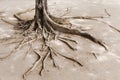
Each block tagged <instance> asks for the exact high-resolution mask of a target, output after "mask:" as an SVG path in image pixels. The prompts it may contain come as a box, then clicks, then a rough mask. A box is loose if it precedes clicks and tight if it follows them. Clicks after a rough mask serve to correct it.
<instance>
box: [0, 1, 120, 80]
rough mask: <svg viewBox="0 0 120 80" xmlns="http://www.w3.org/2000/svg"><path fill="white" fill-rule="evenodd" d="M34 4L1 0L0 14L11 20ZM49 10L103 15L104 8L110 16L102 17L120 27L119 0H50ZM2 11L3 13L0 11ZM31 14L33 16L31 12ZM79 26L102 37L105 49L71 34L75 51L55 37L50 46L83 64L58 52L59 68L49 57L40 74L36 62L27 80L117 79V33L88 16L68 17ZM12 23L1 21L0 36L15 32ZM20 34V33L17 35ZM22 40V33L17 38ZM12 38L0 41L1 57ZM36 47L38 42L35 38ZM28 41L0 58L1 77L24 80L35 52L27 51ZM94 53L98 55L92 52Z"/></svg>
mask: <svg viewBox="0 0 120 80" xmlns="http://www.w3.org/2000/svg"><path fill="white" fill-rule="evenodd" d="M33 7H34V0H31V1H30V0H21V1H19V0H0V18H4V19H6V20H9V21H14V20H15V19H14V18H13V16H12V15H13V14H14V13H16V12H19V11H23V10H25V9H28V8H33ZM49 8H50V12H51V14H54V15H56V16H62V15H63V14H64V13H65V12H66V9H67V8H68V9H69V11H70V12H69V13H68V14H67V15H66V16H80V15H81V16H106V14H105V12H104V10H105V9H106V10H107V11H108V12H109V13H110V15H111V17H109V18H105V19H102V20H103V21H105V22H108V23H109V24H112V25H113V26H115V27H116V28H117V29H120V23H119V21H120V17H119V14H120V1H119V0H109V1H108V0H74V2H73V0H49ZM1 12H4V13H1ZM31 15H32V16H31ZM24 16H26V17H23V18H26V19H29V18H32V17H33V14H31V13H26V14H25V15H24ZM71 22H72V23H73V24H74V25H76V26H77V27H78V29H79V28H80V27H79V26H84V27H82V28H83V29H90V30H88V31H87V32H88V33H90V34H92V35H93V36H94V37H96V38H98V39H100V40H102V41H103V42H105V43H106V45H107V46H108V52H106V51H105V50H104V48H103V47H101V46H99V45H97V44H95V43H93V42H91V41H89V40H86V39H84V38H82V37H78V36H71V35H63V36H71V38H72V39H74V40H76V41H77V42H78V44H76V45H74V46H75V47H76V48H77V51H72V50H70V49H69V48H68V47H67V46H66V45H65V44H64V43H62V42H60V41H58V40H55V41H51V42H50V44H51V46H52V47H53V48H54V49H55V50H57V51H58V52H60V53H61V54H64V55H66V56H69V57H74V58H75V59H76V60H78V61H79V62H81V63H82V64H83V67H80V66H78V65H77V64H75V63H73V62H71V61H68V60H66V59H65V58H63V57H61V56H57V57H55V61H56V63H57V65H58V66H59V69H58V68H54V67H53V66H52V61H51V60H49V59H48V60H47V61H46V66H45V70H44V71H43V73H42V74H43V75H42V76H39V74H38V71H39V66H38V67H37V68H36V69H35V70H34V71H33V72H31V73H30V74H29V75H28V76H27V80H120V69H119V68H120V54H119V53H120V49H119V47H120V43H119V42H120V37H119V36H120V33H118V32H117V31H115V30H113V29H111V28H110V27H108V26H107V25H105V24H103V23H101V22H96V21H90V20H71ZM14 33H15V30H13V26H12V25H10V24H6V23H5V22H3V21H0V38H1V39H2V38H5V37H11V36H16V35H17V34H16V35H15V34H14ZM17 37H18V38H19V37H20V36H19V35H17ZM19 40H21V37H20V38H19V39H18V41H19ZM10 42H12V40H6V41H5V42H1V43H0V57H3V56H5V55H7V54H9V53H10V51H12V50H13V49H14V47H15V46H16V45H17V44H18V43H14V44H9V43H10ZM33 46H34V47H35V48H36V49H37V48H39V47H41V46H40V42H34V43H33ZM28 50H29V45H26V46H24V47H22V48H21V49H19V50H17V51H16V52H15V54H13V55H11V57H9V58H7V59H5V60H2V61H0V80H23V79H22V75H23V74H24V73H25V72H26V71H27V70H28V68H30V67H31V66H32V65H33V63H34V62H35V61H36V59H37V55H35V54H34V53H33V52H31V51H29V52H28V53H29V54H28V55H27V56H26V57H25V55H26V52H27V51H28ZM93 52H94V53H95V54H96V55H97V59H96V58H95V57H94V56H93V55H92V53H93Z"/></svg>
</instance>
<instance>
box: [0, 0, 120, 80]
mask: <svg viewBox="0 0 120 80" xmlns="http://www.w3.org/2000/svg"><path fill="white" fill-rule="evenodd" d="M31 10H33V9H29V10H26V11H24V12H20V13H17V14H15V15H14V17H15V18H16V19H17V20H18V23H17V24H13V25H14V26H15V28H16V27H17V28H18V29H22V30H23V37H24V39H23V40H22V41H20V43H19V44H18V45H17V46H16V47H15V49H14V50H13V51H12V52H11V53H10V54H9V55H7V56H5V57H2V58H0V59H6V58H8V57H9V56H10V55H11V54H13V53H15V52H16V51H17V50H18V49H20V47H22V46H23V45H26V44H28V43H32V42H33V41H36V40H38V39H37V38H34V39H31V40H28V41H26V38H28V36H29V35H30V34H31V33H32V32H35V33H36V34H37V35H41V37H42V43H43V47H42V49H40V50H42V51H41V53H42V52H45V53H46V54H44V55H41V53H39V52H37V51H36V50H34V49H33V48H32V46H31V45H30V46H31V50H32V51H33V52H34V53H35V54H37V55H38V59H37V60H36V61H35V62H34V64H33V66H32V67H30V68H29V69H28V70H27V71H26V72H25V73H24V75H23V79H24V80H26V76H27V74H29V73H30V72H32V71H33V70H34V69H35V68H36V67H37V66H38V65H41V69H40V75H42V71H43V70H44V68H45V62H46V60H47V59H48V58H50V59H51V60H52V61H53V66H54V67H58V65H57V64H56V62H55V59H54V56H57V55H59V56H62V57H64V58H66V59H67V60H70V61H72V62H75V63H77V64H78V65H79V66H80V67H83V64H81V63H80V62H79V61H77V60H76V59H74V58H71V57H68V56H65V55H63V54H61V53H58V52H57V51H55V50H54V49H53V48H52V47H51V46H50V45H49V44H48V43H49V42H50V41H51V40H54V39H58V40H60V41H61V42H63V43H65V44H66V45H67V46H68V47H69V48H70V49H72V50H76V49H75V48H74V47H73V46H72V45H70V44H69V42H72V43H74V44H77V42H76V41H75V40H72V39H69V38H63V37H60V36H59V34H58V33H65V34H71V35H77V36H81V37H83V38H85V39H88V40H90V41H92V42H93V43H95V44H98V45H100V46H102V47H103V48H104V49H105V50H106V51H108V48H107V46H106V45H105V43H104V42H102V41H101V40H99V39H97V38H95V37H94V36H92V35H91V34H89V33H86V32H84V31H80V30H77V29H70V28H68V27H66V26H71V23H70V22H69V21H68V20H69V19H87V20H96V21H98V19H96V18H104V17H102V16H96V17H79V16H78V17H66V18H57V17H54V16H52V15H51V14H50V13H49V12H48V10H47V0H36V7H35V16H34V19H31V20H23V19H21V17H20V15H21V14H23V13H26V12H28V11H31ZM105 12H106V14H107V15H108V16H110V14H109V13H108V12H107V11H106V10H105ZM4 21H5V20H4ZM8 23H9V22H8ZM102 23H104V24H107V23H105V22H102ZM107 25H108V26H110V27H111V28H113V29H115V30H116V31H119V30H118V29H116V28H114V27H113V26H111V25H109V24H107ZM119 32H120V31H119ZM56 36H57V37H56ZM93 55H94V54H93ZM94 56H95V55H94ZM95 57H96V56H95ZM96 58H97V57H96Z"/></svg>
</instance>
